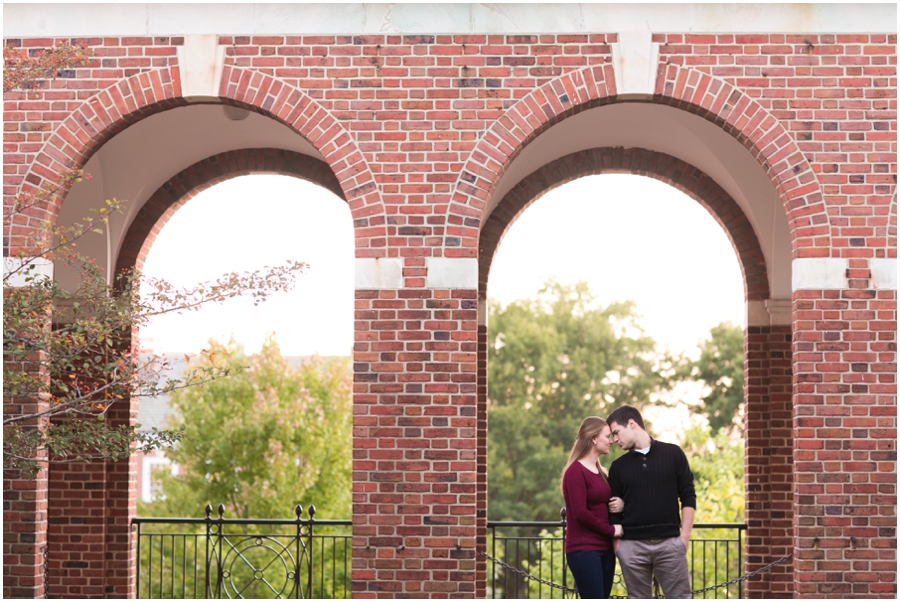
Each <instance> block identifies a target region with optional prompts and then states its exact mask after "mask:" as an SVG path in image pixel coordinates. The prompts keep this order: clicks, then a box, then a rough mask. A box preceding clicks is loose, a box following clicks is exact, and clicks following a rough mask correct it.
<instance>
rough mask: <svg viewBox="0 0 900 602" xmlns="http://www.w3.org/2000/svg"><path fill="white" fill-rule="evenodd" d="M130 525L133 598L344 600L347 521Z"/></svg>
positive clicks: (153, 521) (152, 521) (299, 511)
mask: <svg viewBox="0 0 900 602" xmlns="http://www.w3.org/2000/svg"><path fill="white" fill-rule="evenodd" d="M224 510H225V509H224V507H223V506H221V505H220V506H219V508H218V517H213V516H212V507H211V506H207V507H206V518H136V519H134V521H133V524H134V525H135V529H136V531H137V556H138V566H137V571H138V572H137V597H138V598H166V599H187V598H194V599H196V598H206V599H222V598H263V599H276V598H320V599H321V598H349V597H350V594H351V592H350V527H351V524H352V523H351V522H350V521H349V520H316V519H315V506H310V507H309V510H308V518H303V516H302V515H303V508H302V507H300V506H297V507H296V508H295V511H294V512H295V516H296V518H295V519H294V520H290V519H236V518H225V517H224Z"/></svg>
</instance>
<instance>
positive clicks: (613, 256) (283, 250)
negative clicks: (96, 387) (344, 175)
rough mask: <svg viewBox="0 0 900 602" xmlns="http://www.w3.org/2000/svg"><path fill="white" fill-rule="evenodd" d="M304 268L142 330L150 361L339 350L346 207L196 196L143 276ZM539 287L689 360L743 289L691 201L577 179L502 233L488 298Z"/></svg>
mask: <svg viewBox="0 0 900 602" xmlns="http://www.w3.org/2000/svg"><path fill="white" fill-rule="evenodd" d="M288 258H291V259H297V260H300V261H306V262H307V263H309V264H310V266H311V267H310V269H309V271H308V272H307V273H306V274H304V275H302V276H300V277H299V278H298V282H297V286H296V287H295V289H294V290H293V291H292V292H290V293H287V294H279V295H275V296H273V297H272V298H271V299H269V300H268V301H267V302H265V303H263V304H261V305H259V306H258V307H253V305H252V303H251V302H249V301H248V302H245V301H243V300H232V301H228V302H226V303H225V304H222V305H214V306H209V307H207V308H205V309H203V310H201V311H200V312H192V313H190V314H187V315H185V316H171V317H164V318H159V319H157V320H156V321H155V322H154V323H153V324H151V325H150V326H149V327H147V328H145V329H144V330H143V331H142V333H141V334H142V339H143V340H144V342H145V345H147V346H149V347H151V348H152V349H154V350H155V351H157V352H162V351H183V352H189V353H191V352H196V351H198V350H199V349H201V348H202V347H204V346H205V344H206V342H207V341H208V340H209V338H210V337H214V338H218V339H221V340H227V339H228V338H229V337H230V336H231V335H232V334H233V335H234V337H235V339H236V340H237V341H238V342H240V343H242V344H244V346H245V348H246V349H247V351H249V352H253V351H256V350H258V349H259V347H260V345H261V344H262V341H263V339H264V337H265V335H266V333H268V332H276V333H277V340H278V342H279V344H280V345H281V348H282V352H283V353H284V354H285V355H307V354H311V353H315V352H318V353H319V354H321V355H349V354H350V351H351V347H352V342H353V332H352V328H353V233H352V228H351V218H350V212H349V210H348V209H347V206H346V204H345V203H344V202H343V201H341V200H339V199H338V198H336V197H335V196H334V195H332V194H331V193H329V192H327V191H325V190H323V189H321V188H319V187H317V186H315V185H312V184H309V183H307V182H303V181H301V180H297V179H294V178H289V177H285V176H264V175H256V176H244V177H240V178H235V179H232V180H229V181H227V182H225V183H223V184H220V185H218V186H215V187H213V188H211V189H209V190H206V191H204V192H203V193H201V194H199V195H197V196H196V197H195V198H194V199H192V200H191V201H190V202H189V203H187V204H186V205H185V206H184V207H183V208H181V209H180V210H179V211H178V212H176V213H175V215H174V216H173V217H172V219H171V220H170V221H169V223H168V224H166V226H165V228H163V230H162V232H161V233H160V235H159V236H158V237H157V239H156V242H155V243H154V245H153V247H152V249H151V250H150V253H149V256H148V258H147V261H146V264H145V267H144V272H145V274H147V275H151V276H158V277H164V278H166V279H168V280H170V281H172V282H173V283H175V284H178V285H190V284H192V283H194V282H197V281H201V280H210V279H213V278H215V277H217V276H219V275H221V274H222V273H224V272H227V271H241V270H252V269H258V268H260V267H262V266H264V265H276V264H280V263H283V262H284V261H285V260H286V259H288ZM549 278H556V279H557V280H558V281H560V282H563V283H569V282H575V281H577V280H585V281H587V282H588V284H589V285H590V286H591V288H592V289H593V291H594V292H595V294H596V295H597V297H598V300H599V301H600V302H601V303H603V304H607V303H609V302H611V301H613V300H618V299H622V300H624V299H632V300H634V301H636V302H637V309H638V312H639V313H641V314H642V315H643V324H644V327H645V330H646V332H647V333H648V334H649V335H650V336H652V337H653V338H655V339H656V340H657V342H659V343H661V344H663V345H667V346H669V347H670V348H671V349H672V350H673V351H688V352H690V351H692V350H694V349H696V345H697V342H698V341H699V340H701V339H703V338H705V337H706V336H707V335H708V333H709V329H710V328H711V327H713V326H715V325H716V324H718V323H719V322H721V321H731V322H733V323H735V324H741V323H742V320H743V314H744V301H743V285H742V280H741V272H740V268H739V266H738V263H737V258H736V256H735V254H734V251H733V250H732V248H731V245H730V244H729V242H728V239H727V238H726V236H725V234H724V232H723V231H722V230H721V228H720V227H719V226H718V224H716V222H715V221H714V220H713V219H712V217H710V216H709V214H708V213H707V212H706V211H705V210H704V209H703V208H702V207H701V206H700V205H699V204H697V203H696V202H695V201H693V200H692V199H690V198H689V197H687V196H685V195H684V194H682V193H681V192H679V191H677V190H675V189H674V188H671V187H670V186H667V185H665V184H662V183H660V182H657V181H655V180H652V179H649V178H644V177H640V176H632V175H603V176H592V177H586V178H581V179H579V180H576V181H574V182H571V183H569V184H566V185H564V186H562V187H560V188H557V189H556V190H554V191H552V192H550V193H549V194H547V195H545V196H544V197H542V198H541V199H540V200H538V201H537V202H536V203H535V204H533V205H532V206H531V207H530V208H529V209H527V210H526V211H525V213H524V214H523V215H522V216H521V217H520V218H519V220H518V221H516V223H515V224H514V225H513V227H512V228H511V230H510V231H509V232H508V233H507V235H506V237H505V238H504V240H503V242H502V243H501V247H500V249H499V251H498V253H497V255H496V257H495V259H494V264H493V268H492V270H491V277H490V282H489V285H488V292H489V294H490V296H491V297H492V298H495V299H497V300H499V301H500V302H501V303H504V304H505V303H509V302H510V301H513V300H515V299H516V298H522V297H530V296H533V295H534V294H535V293H536V292H537V291H538V290H539V289H540V288H541V285H542V284H543V283H544V282H545V281H546V280H547V279H549Z"/></svg>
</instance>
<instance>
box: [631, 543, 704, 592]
mask: <svg viewBox="0 0 900 602" xmlns="http://www.w3.org/2000/svg"><path fill="white" fill-rule="evenodd" d="M616 556H617V557H618V558H619V565H621V567H622V577H624V579H625V589H627V590H628V597H629V598H644V599H649V598H652V597H653V591H652V590H653V575H656V580H657V581H659V585H660V587H661V588H662V590H663V595H665V597H666V598H690V597H691V575H690V573H689V572H688V564H687V551H686V550H685V549H684V544H683V543H682V542H681V538H680V537H671V538H665V539H639V540H627V539H623V540H622V541H621V542H620V543H619V549H618V550H616Z"/></svg>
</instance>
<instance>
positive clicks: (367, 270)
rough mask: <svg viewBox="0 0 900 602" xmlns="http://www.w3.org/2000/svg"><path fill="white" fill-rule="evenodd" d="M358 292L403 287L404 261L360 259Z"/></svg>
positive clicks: (357, 271)
mask: <svg viewBox="0 0 900 602" xmlns="http://www.w3.org/2000/svg"><path fill="white" fill-rule="evenodd" d="M355 283H356V289H357V290H382V289H398V288H402V287H403V260H402V259H398V258H396V257H380V258H375V257H358V258H357V259H356V277H355Z"/></svg>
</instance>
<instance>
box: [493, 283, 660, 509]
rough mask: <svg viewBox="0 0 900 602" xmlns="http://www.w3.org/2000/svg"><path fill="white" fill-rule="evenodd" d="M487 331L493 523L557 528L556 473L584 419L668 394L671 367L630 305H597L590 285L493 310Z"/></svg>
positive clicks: (545, 292) (556, 288)
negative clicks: (527, 523) (538, 522)
mask: <svg viewBox="0 0 900 602" xmlns="http://www.w3.org/2000/svg"><path fill="white" fill-rule="evenodd" d="M488 332H489V334H488V337H489V338H488V373H489V374H488V387H489V389H488V420H489V428H488V483H489V490H488V491H489V493H488V496H489V508H490V516H491V518H492V519H495V520H498V519H506V520H512V519H515V520H528V519H531V520H556V519H558V517H559V509H560V507H561V506H562V496H561V495H560V493H559V486H558V479H559V473H560V470H561V469H562V464H563V463H564V462H565V459H566V457H567V456H568V452H569V449H570V448H571V445H572V441H573V439H574V437H575V434H576V433H577V430H578V426H579V424H580V423H581V421H582V420H583V419H584V418H585V417H586V416H590V415H599V416H605V415H607V414H608V413H609V412H610V411H611V410H612V409H613V408H614V407H616V406H618V405H621V404H624V403H628V404H631V405H635V406H638V407H640V406H643V405H646V404H647V403H649V402H650V401H651V396H652V395H653V393H655V392H658V391H662V390H664V389H666V388H667V387H668V386H669V377H668V376H667V375H666V374H665V370H664V369H667V368H668V366H667V361H668V360H667V358H663V357H660V356H658V355H657V353H656V350H655V343H654V341H653V340H652V339H651V338H649V337H647V336H646V335H644V334H643V331H642V330H641V328H640V326H639V324H638V319H637V316H636V315H635V313H634V307H633V304H631V303H630V302H627V303H613V304H611V305H609V306H608V307H606V308H601V307H597V304H596V303H595V300H594V297H593V295H592V294H591V292H590V290H589V289H588V286H587V285H586V284H585V283H579V284H575V285H561V284H559V283H556V282H552V281H551V282H549V283H547V284H546V285H545V287H544V288H543V289H542V290H541V291H540V292H539V294H538V296H537V297H536V298H535V299H531V300H520V301H516V302H514V303H511V304H509V305H507V306H506V307H500V306H499V305H498V304H497V303H495V302H491V304H490V320H489V329H488ZM614 449H616V448H614ZM614 455H615V454H610V456H609V457H608V458H607V459H606V462H610V461H611V460H612V458H613V457H614Z"/></svg>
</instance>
